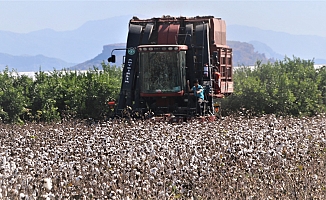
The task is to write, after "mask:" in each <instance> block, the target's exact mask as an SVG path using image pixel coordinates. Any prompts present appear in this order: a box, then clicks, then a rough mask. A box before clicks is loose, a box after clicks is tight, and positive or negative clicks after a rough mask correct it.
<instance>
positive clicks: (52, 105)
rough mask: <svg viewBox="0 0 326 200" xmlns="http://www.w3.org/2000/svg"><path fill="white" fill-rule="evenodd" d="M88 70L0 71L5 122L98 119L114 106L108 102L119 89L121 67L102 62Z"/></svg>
mask: <svg viewBox="0 0 326 200" xmlns="http://www.w3.org/2000/svg"><path fill="white" fill-rule="evenodd" d="M102 68H103V70H99V69H98V68H96V67H93V69H89V70H88V71H87V72H83V73H82V72H80V71H73V70H60V71H57V70H54V71H52V72H49V73H46V72H43V71H39V72H36V73H35V76H34V78H31V77H28V76H26V75H19V74H18V73H17V72H16V71H15V70H9V69H8V67H7V68H6V69H5V70H3V72H2V73H0V117H1V121H2V122H8V123H23V122H24V121H30V122H33V121H34V122H55V121H60V120H62V119H67V120H68V119H76V118H77V119H87V118H93V119H99V118H103V117H105V116H107V115H108V114H110V112H113V109H112V108H111V107H110V106H109V105H108V102H109V101H111V100H114V99H116V97H117V96H118V92H119V91H120V84H121V73H122V70H121V68H119V67H116V66H110V65H106V64H104V63H102Z"/></svg>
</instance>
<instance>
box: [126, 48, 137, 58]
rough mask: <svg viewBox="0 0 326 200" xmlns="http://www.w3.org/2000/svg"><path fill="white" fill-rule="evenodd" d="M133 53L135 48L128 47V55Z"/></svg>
mask: <svg viewBox="0 0 326 200" xmlns="http://www.w3.org/2000/svg"><path fill="white" fill-rule="evenodd" d="M135 53H136V49H135V48H134V47H131V48H129V49H128V54H129V55H131V56H132V55H134V54H135Z"/></svg>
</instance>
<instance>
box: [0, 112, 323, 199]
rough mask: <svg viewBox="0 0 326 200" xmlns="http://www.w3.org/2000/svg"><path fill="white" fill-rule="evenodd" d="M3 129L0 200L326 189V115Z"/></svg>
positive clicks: (302, 193)
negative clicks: (177, 122)
mask: <svg viewBox="0 0 326 200" xmlns="http://www.w3.org/2000/svg"><path fill="white" fill-rule="evenodd" d="M0 127H1V133H0V142H1V144H0V148H1V150H0V199H325V196H326V176H325V173H326V164H325V162H326V133H325V132H326V128H325V127H326V116H324V115H319V116H316V117H309V118H308V117H307V118H277V117H275V116H272V115H269V116H264V117H260V118H253V117H252V118H247V117H226V118H225V119H222V120H217V121H215V122H203V123H199V122H196V121H193V122H187V123H182V124H170V123H167V122H155V121H151V120H148V121H127V122H123V121H114V122H113V121H108V122H101V123H98V124H86V123H82V122H69V123H68V122H65V123H62V124H54V125H41V124H26V125H23V126H18V125H4V124H1V125H0Z"/></svg>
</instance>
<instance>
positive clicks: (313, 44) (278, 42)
mask: <svg viewBox="0 0 326 200" xmlns="http://www.w3.org/2000/svg"><path fill="white" fill-rule="evenodd" d="M227 38H228V40H234V41H241V42H248V43H252V44H253V45H254V47H255V49H260V48H261V47H262V46H261V44H264V45H265V47H266V46H268V47H269V48H270V49H269V50H268V51H267V52H270V50H271V49H272V51H273V52H277V53H275V54H274V53H273V54H274V56H277V57H279V58H280V57H281V58H284V56H288V57H290V58H292V56H296V57H300V58H302V59H315V61H316V64H318V63H317V61H318V62H320V61H321V62H324V63H321V64H325V63H326V54H325V52H326V37H320V36H313V35H293V34H288V33H283V32H277V31H271V30H262V29H259V28H255V27H248V26H240V25H229V26H228V27H227ZM257 41H258V43H257ZM265 47H264V48H265ZM267 52H261V53H267ZM266 55H267V54H266Z"/></svg>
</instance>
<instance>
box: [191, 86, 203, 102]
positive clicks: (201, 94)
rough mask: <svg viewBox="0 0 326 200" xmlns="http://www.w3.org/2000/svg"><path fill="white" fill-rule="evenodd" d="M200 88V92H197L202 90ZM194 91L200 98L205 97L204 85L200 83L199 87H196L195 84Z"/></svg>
mask: <svg viewBox="0 0 326 200" xmlns="http://www.w3.org/2000/svg"><path fill="white" fill-rule="evenodd" d="M200 89H201V92H200V93H199V94H197V91H198V90H200ZM192 91H194V95H195V96H196V97H199V98H201V99H204V88H203V86H201V85H198V87H197V88H196V86H193V87H192Z"/></svg>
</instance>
